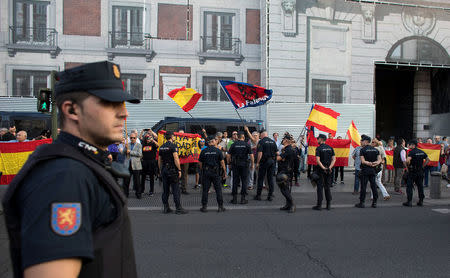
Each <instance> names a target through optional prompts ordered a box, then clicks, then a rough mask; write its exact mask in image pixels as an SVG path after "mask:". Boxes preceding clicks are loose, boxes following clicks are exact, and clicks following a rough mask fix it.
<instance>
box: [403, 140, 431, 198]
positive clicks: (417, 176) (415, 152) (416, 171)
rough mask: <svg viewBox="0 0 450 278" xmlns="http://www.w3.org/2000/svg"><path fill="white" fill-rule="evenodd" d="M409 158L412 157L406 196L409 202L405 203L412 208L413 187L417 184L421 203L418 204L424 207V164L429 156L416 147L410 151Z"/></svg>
mask: <svg viewBox="0 0 450 278" xmlns="http://www.w3.org/2000/svg"><path fill="white" fill-rule="evenodd" d="M408 157H411V163H410V164H409V166H408V179H407V182H406V185H407V187H406V194H407V198H408V201H407V202H406V203H405V205H407V206H411V202H412V197H413V185H414V184H416V186H417V191H418V193H419V202H418V203H417V205H418V206H422V205H423V199H424V198H425V195H424V193H423V177H424V168H423V162H424V160H425V159H427V158H428V156H427V154H426V153H425V152H424V151H422V150H419V149H418V148H417V147H416V148H414V149H412V150H411V151H409V154H408Z"/></svg>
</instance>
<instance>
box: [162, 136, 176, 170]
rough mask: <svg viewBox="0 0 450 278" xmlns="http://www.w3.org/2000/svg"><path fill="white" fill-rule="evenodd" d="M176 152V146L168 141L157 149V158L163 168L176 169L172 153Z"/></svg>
mask: <svg viewBox="0 0 450 278" xmlns="http://www.w3.org/2000/svg"><path fill="white" fill-rule="evenodd" d="M176 152H178V148H177V146H176V145H175V144H174V143H173V142H170V141H167V142H166V143H164V144H162V146H161V147H159V156H160V157H161V162H162V167H163V168H168V169H174V168H175V167H176V166H175V160H174V158H173V153H176ZM176 170H178V169H176Z"/></svg>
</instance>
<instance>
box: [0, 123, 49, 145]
mask: <svg viewBox="0 0 450 278" xmlns="http://www.w3.org/2000/svg"><path fill="white" fill-rule="evenodd" d="M48 138H51V132H50V130H48V129H45V130H42V132H41V133H40V135H39V136H37V137H36V138H32V139H31V140H42V139H48ZM0 141H1V142H12V143H13V142H27V141H30V140H29V139H28V133H27V132H26V131H25V130H19V131H17V128H16V125H15V124H12V125H10V126H9V127H8V128H6V127H2V128H0Z"/></svg>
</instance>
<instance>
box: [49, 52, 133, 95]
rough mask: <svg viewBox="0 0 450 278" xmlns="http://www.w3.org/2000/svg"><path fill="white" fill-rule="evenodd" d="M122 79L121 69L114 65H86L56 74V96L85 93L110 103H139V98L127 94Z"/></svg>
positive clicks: (104, 62)
mask: <svg viewBox="0 0 450 278" xmlns="http://www.w3.org/2000/svg"><path fill="white" fill-rule="evenodd" d="M120 77H121V73H120V67H119V65H116V64H114V63H111V62H108V61H103V62H96V63H89V64H84V65H81V66H78V67H74V68H71V69H67V70H65V71H61V72H58V73H57V74H56V80H57V82H56V84H55V94H56V96H58V95H62V94H64V93H70V92H78V91H83V92H88V93H90V94H92V95H95V96H97V97H99V98H101V99H103V100H106V101H110V102H122V101H128V102H131V103H139V102H140V100H139V99H138V98H136V97H134V96H133V95H131V94H129V93H127V92H125V90H124V85H123V83H122V80H121V79H120Z"/></svg>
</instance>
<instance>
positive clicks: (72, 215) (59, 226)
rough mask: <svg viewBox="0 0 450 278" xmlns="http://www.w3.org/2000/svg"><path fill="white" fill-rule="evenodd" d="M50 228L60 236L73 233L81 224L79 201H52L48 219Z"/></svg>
mask: <svg viewBox="0 0 450 278" xmlns="http://www.w3.org/2000/svg"><path fill="white" fill-rule="evenodd" d="M50 221H51V222H50V225H51V227H52V230H53V231H54V232H55V233H56V234H58V235H61V236H70V235H73V234H75V233H76V232H77V231H78V230H79V229H80V226H81V204H80V203H53V204H52V217H51V220H50Z"/></svg>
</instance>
